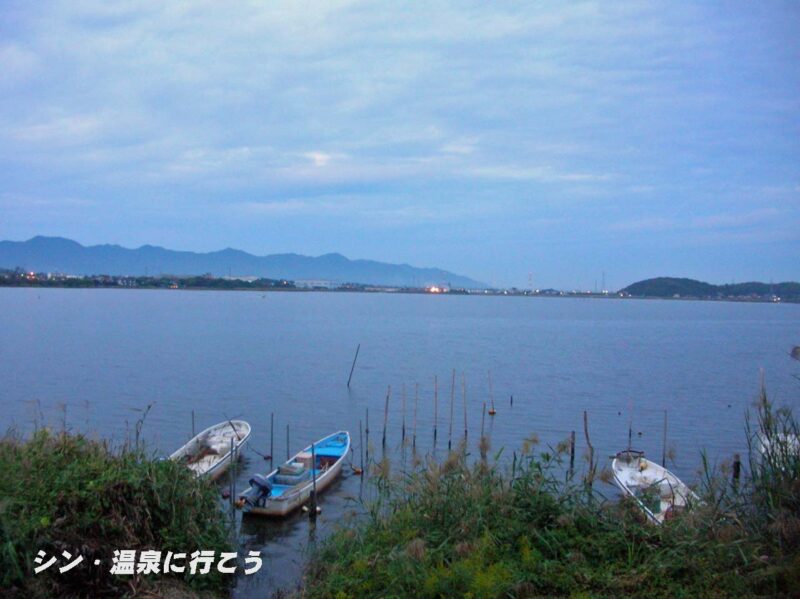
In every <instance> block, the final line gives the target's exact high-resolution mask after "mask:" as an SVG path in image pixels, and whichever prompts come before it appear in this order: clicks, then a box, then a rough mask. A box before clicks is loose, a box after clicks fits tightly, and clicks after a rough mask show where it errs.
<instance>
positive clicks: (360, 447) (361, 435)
mask: <svg viewBox="0 0 800 599" xmlns="http://www.w3.org/2000/svg"><path fill="white" fill-rule="evenodd" d="M361 426H362V425H361V420H360V419H359V421H358V453H359V456H360V458H361V462H360V463H361V473H362V474H363V472H364V433H363V432H362V430H361Z"/></svg>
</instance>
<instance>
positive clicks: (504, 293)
mask: <svg viewBox="0 0 800 599" xmlns="http://www.w3.org/2000/svg"><path fill="white" fill-rule="evenodd" d="M0 289H67V290H101V289H103V290H113V291H238V292H250V293H262V294H263V293H351V294H352V293H363V294H378V293H384V294H392V295H429V296H469V297H529V298H541V299H593V300H661V301H678V302H681V301H683V302H725V303H739V304H795V305H797V304H800V301H797V300H794V299H784V300H780V301H773V300H768V299H761V298H732V297H730V298H714V297H659V296H633V295H620V294H619V293H617V292H615V293H593V292H588V293H583V292H571V291H570V292H568V291H565V292H562V293H535V292H533V293H531V292H522V291H516V292H514V291H508V290H487V291H479V290H474V291H460V290H459V291H445V292H435V293H434V292H431V291H429V290H427V289H413V288H381V287H377V286H375V287H373V286H367V287H364V288H344V289H342V288H334V289H324V288H306V287H264V288H258V287H241V286H232V287H178V288H172V287H160V286H156V285H139V286H136V287H125V286H121V285H57V284H47V285H41V284H39V285H37V284H13V285H8V284H3V282H2V281H0Z"/></svg>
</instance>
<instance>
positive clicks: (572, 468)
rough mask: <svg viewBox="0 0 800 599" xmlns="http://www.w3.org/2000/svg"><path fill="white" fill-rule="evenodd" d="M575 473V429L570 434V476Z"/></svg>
mask: <svg viewBox="0 0 800 599" xmlns="http://www.w3.org/2000/svg"><path fill="white" fill-rule="evenodd" d="M574 473H575V431H572V432H570V434H569V477H570V479H571V478H572V475H573V474H574Z"/></svg>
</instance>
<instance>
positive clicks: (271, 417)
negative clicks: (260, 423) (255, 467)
mask: <svg viewBox="0 0 800 599" xmlns="http://www.w3.org/2000/svg"><path fill="white" fill-rule="evenodd" d="M274 455H275V412H270V413H269V465H270V468H271V467H272V462H273V460H274V458H273V456H274Z"/></svg>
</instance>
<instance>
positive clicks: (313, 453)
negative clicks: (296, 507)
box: [308, 443, 317, 522]
mask: <svg viewBox="0 0 800 599" xmlns="http://www.w3.org/2000/svg"><path fill="white" fill-rule="evenodd" d="M310 499H311V506H310V508H311V509H309V510H308V518H309V519H310V520H311V521H312V522H313V521H314V520H316V519H317V451H316V449H315V448H314V444H313V443H312V444H311V497H310Z"/></svg>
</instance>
